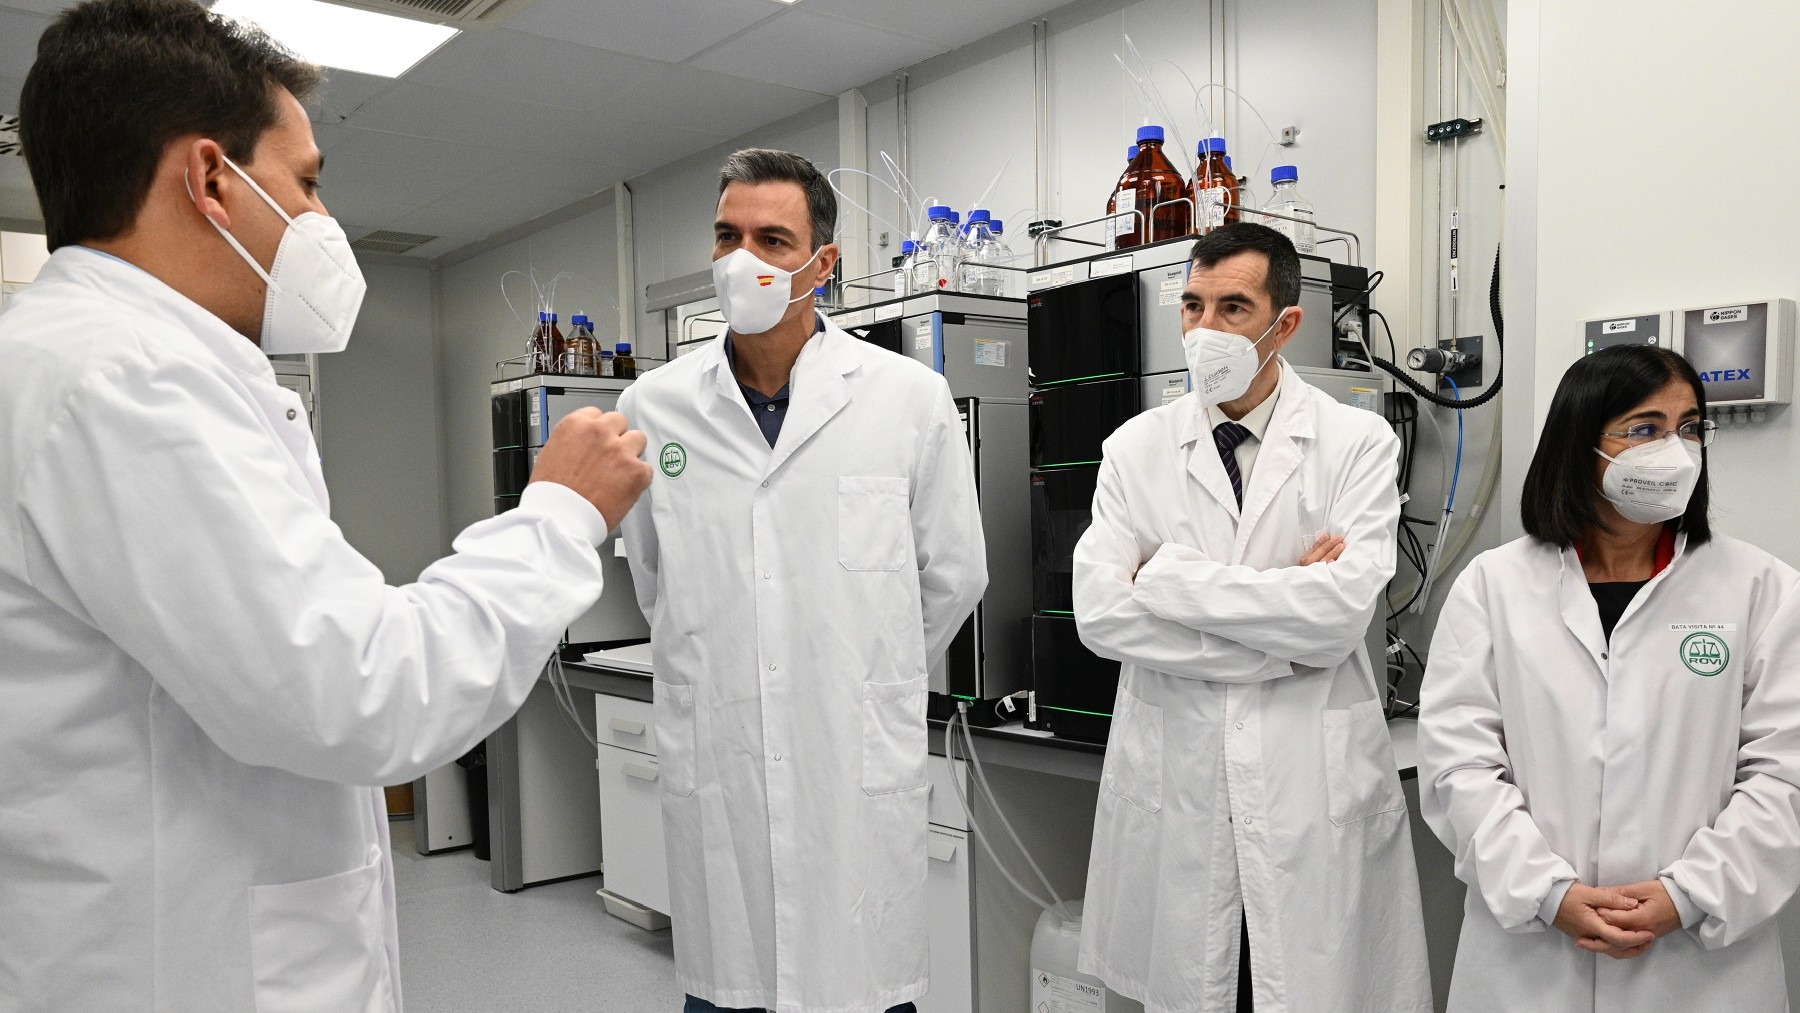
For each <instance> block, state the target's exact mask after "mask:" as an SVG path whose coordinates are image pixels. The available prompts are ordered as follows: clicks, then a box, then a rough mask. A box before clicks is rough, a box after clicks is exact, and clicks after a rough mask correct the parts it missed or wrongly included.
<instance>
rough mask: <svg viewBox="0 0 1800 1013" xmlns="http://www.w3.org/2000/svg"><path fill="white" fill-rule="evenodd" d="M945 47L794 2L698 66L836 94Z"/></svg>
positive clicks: (707, 55)
mask: <svg viewBox="0 0 1800 1013" xmlns="http://www.w3.org/2000/svg"><path fill="white" fill-rule="evenodd" d="M943 51H944V47H943V46H940V45H937V44H935V43H930V42H924V41H921V40H919V39H915V38H911V37H909V36H905V35H896V34H894V33H892V32H886V31H882V30H881V29H878V28H870V27H868V26H867V25H859V24H855V23H853V22H849V21H839V20H837V19H835V18H830V17H826V16H825V15H823V14H814V13H812V12H810V11H808V10H805V9H804V8H801V7H795V8H792V9H790V10H788V11H785V12H784V13H782V14H781V15H780V16H778V17H774V18H770V19H768V20H767V21H764V22H761V23H760V24H758V25H756V26H755V27H754V28H751V29H750V30H748V31H746V32H743V33H742V34H740V35H737V36H735V37H733V38H732V39H731V40H730V41H728V42H726V43H724V44H723V45H721V46H719V47H718V48H716V49H712V50H709V51H708V52H706V53H704V54H702V55H701V56H700V57H698V58H697V59H695V60H694V61H693V65H694V66H696V67H700V68H702V69H704V70H712V71H717V72H719V73H721V74H730V75H733V76H734V77H742V78H748V79H749V80H752V81H764V82H767V83H769V84H779V85H786V86H787V87H790V88H803V89H805V90H807V91H814V92H820V93H822V94H827V95H832V94H836V93H838V92H841V91H844V90H845V89H847V88H854V87H856V86H857V85H860V84H864V83H867V82H868V81H870V80H872V79H874V78H877V77H880V76H882V75H883V74H886V73H889V72H891V71H894V70H898V69H900V68H901V67H910V66H912V65H913V64H915V63H919V62H921V61H923V60H927V59H930V58H931V57H933V56H936V55H938V54H939V53H941V52H943Z"/></svg>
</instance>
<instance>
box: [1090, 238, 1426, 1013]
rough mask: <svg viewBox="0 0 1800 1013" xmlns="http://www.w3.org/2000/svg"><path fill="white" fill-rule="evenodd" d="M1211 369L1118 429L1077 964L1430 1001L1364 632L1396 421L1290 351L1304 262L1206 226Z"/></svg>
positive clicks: (1093, 645) (1393, 510)
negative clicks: (1104, 695)
mask: <svg viewBox="0 0 1800 1013" xmlns="http://www.w3.org/2000/svg"><path fill="white" fill-rule="evenodd" d="M1189 267H1190V273H1189V277H1188V284H1187V288H1186V290H1185V291H1184V292H1183V293H1182V306H1181V325H1182V328H1183V331H1184V332H1185V343H1186V348H1187V353H1188V366H1189V370H1190V372H1191V374H1192V376H1191V379H1192V390H1191V392H1190V393H1189V394H1188V395H1186V396H1185V397H1183V398H1182V399H1181V400H1179V401H1177V402H1175V403H1174V404H1171V405H1167V406H1164V407H1161V408H1157V409H1153V410H1151V411H1148V412H1145V413H1144V414H1143V415H1140V416H1138V417H1136V418H1134V419H1132V420H1131V421H1129V422H1127V423H1126V424H1125V425H1123V426H1121V427H1119V429H1118V431H1117V432H1115V433H1114V434H1113V435H1112V436H1111V437H1110V438H1109V439H1108V440H1107V441H1106V444H1105V459H1104V461H1103V462H1102V464H1101V467H1100V477H1099V483H1098V486H1097V489H1096V491H1095V494H1094V508H1093V525H1092V527H1090V528H1089V529H1088V531H1087V532H1086V533H1085V534H1084V535H1083V536H1082V538H1081V541H1080V542H1079V543H1078V544H1077V545H1076V548H1075V559H1074V594H1075V618H1076V622H1077V623H1078V624H1079V628H1080V631H1081V638H1082V641H1083V642H1084V643H1085V644H1087V646H1088V647H1089V648H1090V649H1092V650H1093V651H1094V652H1095V653H1097V654H1099V655H1100V656H1102V657H1106V658H1112V659H1115V660H1117V661H1119V662H1120V663H1121V664H1122V669H1121V672H1120V680H1119V694H1118V700H1117V703H1116V704H1115V706H1114V710H1113V725H1112V734H1111V739H1110V741H1109V742H1108V743H1107V750H1106V765H1105V770H1104V772H1103V775H1102V781H1101V789H1100V801H1099V807H1098V814H1097V816H1096V820H1095V826H1094V845H1093V855H1092V859H1091V861H1090V862H1089V865H1088V885H1087V896H1086V898H1085V910H1084V918H1083V923H1082V935H1081V969H1082V970H1083V971H1086V972H1088V973H1092V974H1095V975H1098V976H1099V977H1100V978H1101V979H1102V980H1104V981H1105V982H1106V983H1107V985H1108V986H1110V987H1111V988H1112V989H1114V990H1115V991H1118V992H1120V993H1123V994H1125V995H1127V996H1131V997H1133V998H1136V999H1139V1000H1141V1001H1142V1002H1143V1003H1144V1004H1145V1006H1146V1008H1147V1009H1148V1010H1150V1011H1151V1013H1176V1011H1180V1013H1196V1011H1205V1013H1221V1011H1228V1010H1232V1009H1236V1010H1239V1011H1244V1010H1249V1009H1251V1008H1255V1009H1257V1010H1259V1011H1261V1013H1315V1011H1324V1010H1331V1011H1334V1013H1350V1011H1355V1013H1376V1011H1380V1013H1426V1011H1429V1010H1430V1009H1431V995H1430V980H1429V976H1428V972H1427V968H1426V963H1425V939H1424V927H1423V922H1422V919H1421V915H1420V907H1419V884H1418V878H1417V875H1416V873H1415V870H1414V868H1413V854H1412V846H1411V837H1410V833H1409V831H1408V827H1407V814H1406V804H1405V801H1404V798H1403V796H1402V795H1401V791H1400V782H1399V778H1398V775H1397V773H1396V771H1395V767H1394V756H1393V750H1392V747H1391V745H1390V743H1389V741H1388V733H1387V728H1386V726H1385V724H1384V722H1383V715H1382V710H1381V703H1380V700H1379V695H1378V693H1377V690H1376V681H1375V676H1374V672H1373V670H1372V668H1371V666H1370V662H1369V658H1368V657H1367V652H1366V650H1365V648H1364V647H1363V638H1364V636H1365V634H1366V633H1367V631H1368V628H1369V623H1370V620H1371V619H1372V617H1373V616H1374V612H1375V608H1376V605H1377V602H1378V601H1379V600H1380V597H1381V591H1382V587H1383V585H1385V584H1386V583H1387V581H1388V579H1389V577H1391V576H1392V575H1393V572H1394V539H1395V525H1396V523H1397V521H1398V517H1399V513H1400V503H1399V494H1398V492H1397V490H1396V489H1395V469H1396V466H1397V459H1398V440H1397V439H1396V438H1395V436H1394V434H1393V433H1392V432H1391V431H1390V430H1389V428H1388V426H1387V424H1386V423H1385V422H1384V421H1383V420H1382V419H1381V417H1380V416H1377V415H1375V414H1373V413H1371V412H1366V411H1362V410H1359V409H1355V408H1350V407H1347V406H1345V405H1342V404H1339V403H1338V402H1336V401H1333V400H1332V399H1331V398H1330V397H1328V396H1326V395H1325V394H1323V393H1321V392H1320V391H1318V390H1316V389H1314V388H1313V387H1311V386H1309V385H1307V384H1306V382H1305V381H1303V380H1302V379H1301V378H1300V377H1299V375H1298V374H1296V373H1295V372H1294V371H1293V370H1292V369H1291V368H1289V367H1288V366H1287V364H1286V363H1285V362H1283V361H1282V359H1281V357H1280V355H1279V352H1280V351H1281V349H1282V347H1283V346H1284V345H1286V344H1287V342H1288V340H1289V339H1290V338H1292V337H1293V335H1294V332H1295V331H1296V330H1298V328H1299V326H1300V321H1301V316H1302V313H1303V311H1302V310H1301V308H1300V307H1299V306H1298V305H1297V303H1298V302H1299V297H1300V261H1299V258H1298V256H1297V255H1296V254H1295V252H1294V248H1293V245H1292V244H1291V243H1290V242H1289V241H1288V240H1287V239H1286V238H1285V237H1284V236H1282V235H1281V234H1280V233H1277V232H1275V231H1274V230H1273V229H1269V228H1267V227H1265V226H1262V225H1253V224H1248V223H1246V224H1240V225H1228V226H1226V227H1225V228H1223V229H1218V230H1216V231H1213V232H1211V233H1208V234H1207V235H1206V236H1205V237H1204V238H1202V239H1200V240H1199V241H1198V242H1196V243H1195V244H1194V251H1193V253H1192V255H1191V257H1190V260H1189Z"/></svg>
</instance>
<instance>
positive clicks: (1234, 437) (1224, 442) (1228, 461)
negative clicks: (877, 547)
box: [1213, 422, 1250, 510]
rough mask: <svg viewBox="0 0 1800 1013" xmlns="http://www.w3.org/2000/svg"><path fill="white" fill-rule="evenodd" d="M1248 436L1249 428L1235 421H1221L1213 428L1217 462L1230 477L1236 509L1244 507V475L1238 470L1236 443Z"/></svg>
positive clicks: (1241, 441)
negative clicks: (1217, 452)
mask: <svg viewBox="0 0 1800 1013" xmlns="http://www.w3.org/2000/svg"><path fill="white" fill-rule="evenodd" d="M1249 438H1250V430H1248V429H1246V428H1244V427H1243V426H1240V425H1238V424H1237V423H1236V422H1221V423H1219V424H1218V426H1217V427H1216V428H1214V429H1213V445H1214V446H1216V447H1218V448H1219V463H1220V464H1223V465H1224V466H1225V474H1226V475H1227V476H1229V477H1230V478H1231V492H1232V495H1234V496H1236V497H1237V504H1238V509H1240V510H1242V509H1243V508H1244V476H1243V473H1242V472H1240V471H1238V462H1237V448H1238V444H1240V443H1243V442H1244V441H1245V440H1247V439H1249Z"/></svg>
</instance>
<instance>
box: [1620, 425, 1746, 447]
mask: <svg viewBox="0 0 1800 1013" xmlns="http://www.w3.org/2000/svg"><path fill="white" fill-rule="evenodd" d="M1718 434H1719V424H1718V423H1717V422H1714V421H1713V420H1712V419H1695V420H1693V421H1692V422H1683V423H1682V424H1681V425H1679V426H1676V427H1675V428H1674V429H1664V428H1663V427H1661V426H1659V425H1657V424H1656V423H1654V422H1639V423H1638V424H1637V425H1635V426H1630V427H1628V428H1626V429H1625V430H1624V431H1623V432H1617V433H1601V434H1600V435H1601V436H1616V437H1618V438H1619V439H1621V440H1624V441H1625V442H1626V443H1627V444H1629V445H1631V446H1633V447H1641V446H1643V445H1644V444H1646V443H1650V442H1652V441H1654V440H1660V439H1664V438H1666V437H1669V436H1679V437H1681V438H1682V439H1684V440H1687V441H1689V442H1692V443H1698V444H1700V445H1701V446H1702V447H1710V446H1712V442H1713V437H1715V436H1717V435H1718Z"/></svg>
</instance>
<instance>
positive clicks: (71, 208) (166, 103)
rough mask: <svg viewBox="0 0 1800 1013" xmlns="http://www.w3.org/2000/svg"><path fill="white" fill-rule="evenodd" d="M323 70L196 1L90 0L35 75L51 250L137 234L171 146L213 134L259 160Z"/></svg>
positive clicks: (26, 128) (36, 176) (34, 124)
mask: <svg viewBox="0 0 1800 1013" xmlns="http://www.w3.org/2000/svg"><path fill="white" fill-rule="evenodd" d="M319 81H320V72H319V68H317V67H315V66H313V65H312V64H309V63H306V62H304V61H302V60H301V59H300V58H299V57H296V56H295V55H294V54H292V53H290V52H288V51H287V50H286V49H283V48H282V47H281V46H280V45H279V44H277V43H276V42H274V41H273V40H271V39H270V38H269V37H268V36H267V35H265V34H263V32H262V31H261V30H260V29H257V28H253V27H249V26H246V25H242V24H240V23H238V22H236V21H232V20H230V19H228V18H225V17H221V16H219V15H216V14H213V13H211V12H210V11H208V10H207V9H206V8H204V7H202V6H200V5H199V4H197V3H194V2H192V0H88V2H87V3H83V4H80V5H78V6H76V7H71V8H69V9H68V10H66V11H64V12H63V13H62V14H61V15H60V16H58V17H57V19H56V20H55V21H53V22H51V24H50V27H49V28H46V29H45V30H44V34H43V36H42V37H41V38H40V39H38V54H37V61H36V62H35V63H33V64H32V65H31V72H30V73H29V74H27V75H26V77H25V90H24V92H23V93H22V96H21V100H20V108H19V133H20V141H21V142H22V145H23V147H24V149H25V161H26V163H27V164H28V165H29V166H30V168H31V181H32V183H33V184H34V185H35V186H36V187H37V195H38V205H39V207H41V208H42V209H43V212H44V229H45V231H46V232H47V233H48V234H49V242H50V248H51V249H52V250H55V249H57V248H59V247H63V246H67V245H69V244H71V243H81V242H86V241H89V240H95V239H111V238H112V237H114V236H117V235H119V234H120V233H122V232H124V231H126V230H127V229H129V228H130V227H131V224H132V222H133V221H135V220H136V218H137V215H138V211H139V210H140V209H141V208H142V207H143V205H144V200H145V199H146V198H147V197H148V196H149V194H150V185H151V183H152V182H154V180H155V178H156V167H157V164H158V163H159V162H161V161H162V157H163V149H164V148H166V147H167V146H168V144H169V142H170V141H172V140H174V139H175V138H177V137H180V136H182V135H183V134H193V133H197V134H201V135H203V136H206V137H209V138H211V139H213V140H215V141H217V142H218V143H219V146H220V147H222V148H224V149H225V154H226V155H228V156H230V157H231V158H232V159H233V160H235V161H238V162H248V161H249V160H250V159H251V157H252V155H253V154H254V152H255V150H256V143H257V141H259V140H261V138H262V135H263V132H264V131H266V130H268V129H269V128H270V127H272V126H274V125H275V123H276V121H277V119H279V117H280V114H281V110H280V106H279V105H278V104H277V98H278V96H279V94H280V92H279V89H283V88H285V89H287V90H288V91H289V92H291V93H293V95H294V97H295V98H302V99H303V98H305V97H306V96H307V95H309V94H310V93H311V92H312V91H313V89H314V88H316V87H318V85H319Z"/></svg>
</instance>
